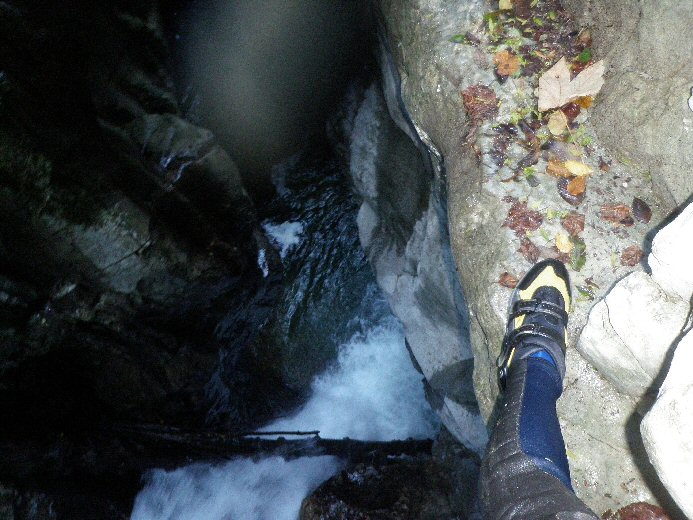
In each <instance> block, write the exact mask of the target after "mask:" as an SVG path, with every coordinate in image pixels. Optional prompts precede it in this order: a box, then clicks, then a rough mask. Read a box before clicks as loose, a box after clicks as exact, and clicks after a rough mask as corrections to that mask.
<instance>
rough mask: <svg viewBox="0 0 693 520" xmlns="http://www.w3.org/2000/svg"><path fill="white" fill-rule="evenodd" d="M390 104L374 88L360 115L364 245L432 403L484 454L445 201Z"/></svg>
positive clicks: (356, 170) (356, 153)
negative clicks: (443, 214) (397, 121)
mask: <svg viewBox="0 0 693 520" xmlns="http://www.w3.org/2000/svg"><path fill="white" fill-rule="evenodd" d="M385 74H387V71H386V72H385ZM390 81H391V84H393V85H395V86H397V85H398V83H397V82H394V81H392V78H391V79H390ZM386 84H387V82H386ZM398 95H399V94H398V92H394V93H391V98H392V99H395V98H396V96H398ZM388 109H389V111H390V112H395V113H399V112H400V111H401V108H400V107H399V106H396V105H395V106H391V105H386V102H385V99H384V97H383V95H382V93H381V91H380V88H379V86H377V85H373V86H371V87H370V88H369V89H368V90H366V92H365V94H364V97H363V101H362V102H361V104H360V106H359V109H358V112H357V113H356V115H355V118H354V123H353V132H352V136H353V137H352V142H351V156H350V168H351V172H352V176H353V178H354V183H355V185H356V187H357V190H358V192H359V194H360V195H361V197H362V198H363V200H364V202H363V204H362V206H361V209H360V210H359V215H358V219H357V221H358V224H359V232H360V235H361V243H362V245H363V246H364V248H365V249H366V252H367V254H368V257H369V259H370V261H371V264H372V265H373V268H374V270H375V273H376V277H377V279H378V283H379V285H380V287H381V288H382V289H383V291H384V292H385V295H386V296H387V298H388V302H389V303H390V307H391V308H392V310H393V312H394V314H395V315H396V316H397V317H398V318H399V319H400V321H401V322H402V323H403V325H404V330H405V335H406V338H407V345H408V347H409V349H410V352H411V354H412V357H413V359H414V360H415V362H416V365H417V366H418V367H419V369H420V371H421V372H422V375H423V376H424V378H425V382H426V388H427V390H428V397H429V401H430V402H431V404H432V406H433V408H434V409H435V410H436V411H437V412H438V414H439V415H440V416H441V418H442V420H443V423H444V424H445V426H446V427H447V428H448V430H449V431H450V432H451V433H453V435H455V436H456V437H457V438H458V439H459V440H460V441H461V442H463V443H464V444H465V445H466V446H468V447H469V448H471V449H474V450H476V451H478V452H480V451H481V450H482V449H483V446H484V445H485V443H486V440H487V433H486V427H485V425H484V423H483V421H482V420H481V417H480V414H479V411H478V406H477V403H476V396H475V394H474V389H473V386H472V372H473V367H474V362H473V359H472V353H471V347H470V344H469V337H468V334H469V332H468V328H467V317H466V314H465V312H466V311H465V307H464V304H463V302H462V294H461V291H460V287H459V284H458V282H457V280H456V276H455V272H454V264H453V262H452V259H451V257H450V252H449V242H448V237H447V233H446V230H445V227H444V226H445V222H444V221H443V222H441V220H440V215H441V213H442V206H441V204H442V203H443V202H442V201H440V200H439V199H437V193H436V188H435V185H436V181H435V179H434V178H432V176H431V172H430V171H429V170H428V169H427V168H426V165H425V163H424V158H422V156H421V153H420V150H419V149H418V148H417V146H416V145H415V144H414V143H413V142H412V141H411V140H410V138H409V137H408V136H407V135H406V134H405V133H404V132H403V131H402V130H400V129H399V128H398V127H397V126H396V125H395V123H394V122H393V120H392V119H391V117H390V115H389V113H388ZM399 117H400V119H401V120H404V115H400V116H399Z"/></svg>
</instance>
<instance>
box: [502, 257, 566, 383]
mask: <svg viewBox="0 0 693 520" xmlns="http://www.w3.org/2000/svg"><path fill="white" fill-rule="evenodd" d="M569 308H570V278H569V277H568V271H567V270H566V268H565V266H564V265H563V264H562V263H561V262H559V261H558V260H543V261H541V262H539V263H538V264H536V265H534V267H532V269H530V270H529V272H528V273H527V274H526V275H525V276H524V277H523V278H522V280H520V282H519V283H518V284H517V287H516V288H515V291H514V292H513V295H512V297H511V299H510V306H509V309H508V324H507V327H506V331H505V339H504V340H503V347H502V349H501V354H500V356H499V357H498V383H499V385H500V387H501V389H503V390H505V383H506V379H507V377H508V371H509V370H510V367H511V366H512V364H513V361H515V362H517V361H518V360H520V359H525V358H527V357H530V356H531V357H541V358H544V359H546V360H547V361H548V362H550V363H552V364H553V365H554V366H555V367H556V368H557V370H558V372H559V373H560V376H561V380H562V379H563V376H564V375H565V348H566V327H567V326H568V310H569Z"/></svg>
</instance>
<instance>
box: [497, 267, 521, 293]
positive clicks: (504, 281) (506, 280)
mask: <svg viewBox="0 0 693 520" xmlns="http://www.w3.org/2000/svg"><path fill="white" fill-rule="evenodd" d="M517 282H518V280H517V277H515V276H513V275H511V274H510V273H509V272H507V271H506V272H504V273H503V274H501V275H500V278H499V279H498V283H499V284H500V285H502V286H503V287H507V288H508V289H514V288H515V287H517Z"/></svg>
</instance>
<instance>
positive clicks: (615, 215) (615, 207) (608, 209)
mask: <svg viewBox="0 0 693 520" xmlns="http://www.w3.org/2000/svg"><path fill="white" fill-rule="evenodd" d="M599 216H600V217H601V218H602V219H604V220H608V221H609V222H613V223H614V224H621V225H623V226H632V225H633V217H631V215H630V208H629V207H628V206H626V205H625V204H604V205H603V206H602V207H601V208H600V209H599Z"/></svg>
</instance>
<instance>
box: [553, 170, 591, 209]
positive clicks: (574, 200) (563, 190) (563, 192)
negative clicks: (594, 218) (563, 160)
mask: <svg viewBox="0 0 693 520" xmlns="http://www.w3.org/2000/svg"><path fill="white" fill-rule="evenodd" d="M576 179H582V180H584V179H585V178H584V177H576ZM576 179H573V180H576ZM569 185H570V182H569V181H568V179H558V183H557V188H558V194H559V195H560V196H561V198H562V199H563V200H564V201H566V202H567V203H568V204H570V205H571V206H579V205H580V203H581V202H582V201H583V200H584V199H585V192H584V191H583V192H582V193H581V194H579V195H573V194H572V193H570V191H569V190H568V186H569Z"/></svg>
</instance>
